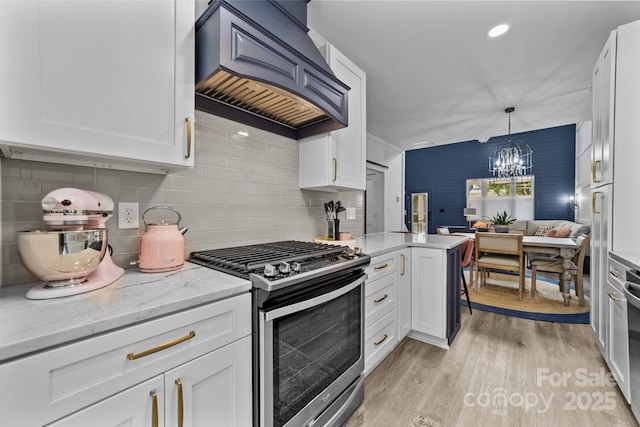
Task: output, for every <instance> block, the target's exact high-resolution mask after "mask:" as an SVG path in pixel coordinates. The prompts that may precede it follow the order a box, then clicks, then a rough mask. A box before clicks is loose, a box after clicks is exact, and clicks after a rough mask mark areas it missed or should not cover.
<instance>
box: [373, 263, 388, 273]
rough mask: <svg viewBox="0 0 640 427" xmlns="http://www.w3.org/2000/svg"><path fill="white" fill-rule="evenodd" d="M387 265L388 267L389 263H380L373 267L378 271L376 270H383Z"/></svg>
mask: <svg viewBox="0 0 640 427" xmlns="http://www.w3.org/2000/svg"><path fill="white" fill-rule="evenodd" d="M387 267H389V264H382V265H379V266H377V267H373V269H374V270H376V271H378V270H384V269H385V268H387Z"/></svg>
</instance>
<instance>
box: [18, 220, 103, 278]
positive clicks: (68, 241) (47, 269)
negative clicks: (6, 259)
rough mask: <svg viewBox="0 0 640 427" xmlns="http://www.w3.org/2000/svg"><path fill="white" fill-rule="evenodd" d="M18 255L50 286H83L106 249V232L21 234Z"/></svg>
mask: <svg viewBox="0 0 640 427" xmlns="http://www.w3.org/2000/svg"><path fill="white" fill-rule="evenodd" d="M17 244H18V254H19V255H20V259H21V261H22V263H23V265H24V266H25V268H26V269H27V270H28V271H29V272H30V273H32V274H33V275H35V276H37V277H38V278H39V279H40V280H43V281H45V282H48V283H47V286H49V287H62V286H72V285H77V284H80V283H82V282H83V281H84V280H85V278H86V277H87V276H88V275H89V274H91V273H92V272H93V271H94V270H95V269H96V268H97V267H98V265H99V264H100V262H101V261H102V259H103V258H104V256H105V253H106V250H107V229H106V228H103V229H91V230H61V231H49V230H42V231H20V232H18V233H17Z"/></svg>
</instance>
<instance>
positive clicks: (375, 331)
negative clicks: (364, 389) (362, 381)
mask: <svg viewBox="0 0 640 427" xmlns="http://www.w3.org/2000/svg"><path fill="white" fill-rule="evenodd" d="M397 331H398V309H395V310H393V311H392V312H391V313H389V314H387V315H386V316H384V317H383V318H382V319H380V320H378V321H377V322H376V323H375V324H374V325H372V326H371V327H369V328H367V329H366V330H365V332H364V372H365V374H368V373H369V372H371V370H373V368H375V367H376V365H377V364H378V363H380V361H381V360H382V359H383V358H384V357H385V356H386V355H387V354H388V353H389V352H390V351H391V350H392V349H393V348H394V347H395V345H396V344H397V342H398V332H397Z"/></svg>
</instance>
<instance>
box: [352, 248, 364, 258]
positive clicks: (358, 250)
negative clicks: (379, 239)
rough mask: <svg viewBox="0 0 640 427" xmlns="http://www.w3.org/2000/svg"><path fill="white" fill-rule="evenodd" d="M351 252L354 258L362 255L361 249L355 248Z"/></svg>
mask: <svg viewBox="0 0 640 427" xmlns="http://www.w3.org/2000/svg"><path fill="white" fill-rule="evenodd" d="M353 252H354V253H355V254H356V256H360V255H362V248H359V247H357V246H356V247H355V248H353Z"/></svg>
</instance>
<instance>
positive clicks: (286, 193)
mask: <svg viewBox="0 0 640 427" xmlns="http://www.w3.org/2000/svg"><path fill="white" fill-rule="evenodd" d="M239 126H240V125H239V124H237V123H234V122H232V121H229V120H226V119H222V118H219V117H216V116H213V115H210V114H206V113H202V112H200V111H197V112H196V132H195V156H196V157H195V163H196V164H195V167H194V169H192V170H187V171H183V172H180V173H176V174H172V175H167V176H165V175H153V174H145V173H136V172H123V171H115V170H109V169H96V168H89V167H83V166H73V165H59V164H53V163H42V162H29V161H23V160H12V159H1V160H0V165H1V175H0V176H1V178H0V182H1V187H0V200H1V201H2V217H1V218H2V236H3V240H2V255H3V256H2V267H3V268H2V273H3V277H2V285H8V284H17V283H24V282H31V281H33V280H35V278H34V277H32V276H30V275H29V273H27V272H26V271H25V270H24V268H23V267H22V263H21V262H20V259H19V257H18V252H17V248H16V244H15V233H16V231H20V230H32V229H37V228H40V227H41V221H42V207H41V205H40V201H41V200H42V198H43V197H44V195H46V194H47V193H48V192H49V191H51V190H54V189H56V188H60V187H77V188H83V189H87V190H93V191H99V192H103V193H106V194H108V195H109V196H111V198H113V200H114V202H116V203H118V202H138V203H139V204H140V212H144V211H145V210H146V209H147V208H149V207H151V206H163V205H170V206H172V207H174V208H175V209H177V210H178V211H179V212H180V213H181V214H182V223H181V225H182V226H185V227H187V228H188V229H189V231H188V232H187V234H185V236H184V237H185V257H187V256H188V254H189V253H190V252H191V251H195V250H201V249H207V248H221V247H228V246H239V245H244V244H253V243H261V242H269V241H277V240H288V239H298V240H313V238H314V237H316V236H325V235H326V233H327V230H326V219H325V214H324V208H323V206H324V203H325V202H327V201H329V200H340V201H342V203H343V205H344V206H348V207H355V208H356V219H355V220H347V219H346V217H341V218H340V226H341V227H340V228H341V230H343V231H350V232H352V233H354V234H356V235H358V234H362V233H364V192H363V191H348V192H340V193H326V192H317V191H306V190H300V189H299V188H298V142H297V141H294V140H291V139H287V138H284V137H281V136H278V135H275V134H272V133H269V132H265V131H261V130H258V129H254V128H250V127H249V128H248V129H249V131H250V133H251V135H250V136H249V137H246V138H245V137H241V136H239V135H237V134H236V131H237V130H239V129H238V127H239ZM242 128H245V129H246V128H247V126H242ZM116 213H117V212H116ZM117 223H118V221H117V218H116V217H114V218H112V219H111V220H109V221H108V222H107V227H108V228H109V243H110V244H111V246H112V247H113V249H114V256H113V259H114V261H115V262H116V263H117V264H118V265H120V266H122V267H129V263H130V262H131V261H135V260H137V258H138V250H139V239H140V236H141V235H142V233H143V232H144V225H143V223H142V221H141V222H140V224H141V228H140V229H138V230H118V228H117Z"/></svg>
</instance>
